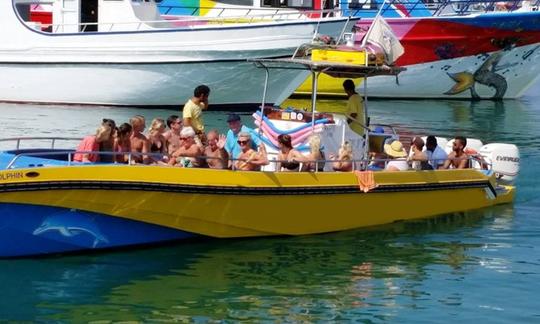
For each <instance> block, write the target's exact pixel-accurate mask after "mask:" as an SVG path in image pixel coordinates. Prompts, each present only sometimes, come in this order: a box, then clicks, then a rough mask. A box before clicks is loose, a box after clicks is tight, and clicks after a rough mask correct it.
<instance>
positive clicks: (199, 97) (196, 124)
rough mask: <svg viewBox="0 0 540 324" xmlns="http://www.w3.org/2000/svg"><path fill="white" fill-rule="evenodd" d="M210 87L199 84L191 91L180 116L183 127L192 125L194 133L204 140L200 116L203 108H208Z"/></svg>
mask: <svg viewBox="0 0 540 324" xmlns="http://www.w3.org/2000/svg"><path fill="white" fill-rule="evenodd" d="M209 96H210V88H208V86H206V85H204V84H203V85H200V86H198V87H197V88H195V90H194V91H193V97H191V99H189V100H188V102H186V104H185V105H184V111H183V114H182V117H183V119H184V127H192V128H193V130H194V131H195V134H197V136H198V137H199V138H200V139H201V140H202V141H203V142H204V140H203V139H204V121H203V118H202V112H203V110H206V109H208V97H209Z"/></svg>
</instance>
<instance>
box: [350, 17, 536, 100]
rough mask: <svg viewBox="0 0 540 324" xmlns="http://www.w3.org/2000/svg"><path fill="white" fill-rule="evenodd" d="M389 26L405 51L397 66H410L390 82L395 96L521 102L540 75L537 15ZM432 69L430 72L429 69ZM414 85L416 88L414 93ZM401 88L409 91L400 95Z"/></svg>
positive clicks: (431, 20) (410, 21) (433, 20)
mask: <svg viewBox="0 0 540 324" xmlns="http://www.w3.org/2000/svg"><path fill="white" fill-rule="evenodd" d="M391 22H393V24H391V25H392V28H394V30H395V31H396V33H398V35H399V36H400V40H401V42H402V44H403V46H404V47H405V54H404V55H403V56H402V57H401V58H400V59H399V60H398V61H397V62H396V64H398V65H401V66H406V67H407V71H406V72H404V73H403V74H402V75H400V77H399V84H396V83H395V82H389V83H390V84H391V85H389V87H390V88H392V90H391V91H390V93H393V95H398V96H401V97H416V96H418V97H459V98H471V99H502V98H518V97H520V96H521V95H522V94H523V93H524V92H525V91H526V89H528V88H529V87H530V86H531V85H532V84H533V83H534V81H535V80H536V79H537V76H538V75H539V73H540V65H539V64H538V61H539V59H540V54H539V52H538V48H539V47H540V45H539V44H540V24H539V22H540V13H538V12H528V13H496V14H482V15H478V16H465V17H437V18H420V19H408V20H405V19H395V20H391ZM361 24H362V22H360V23H358V24H357V26H358V25H361ZM430 63H431V64H430ZM428 65H429V66H430V67H431V68H430V69H429V70H430V72H431V73H430V72H428V71H426V70H425V69H426V67H427V66H428ZM419 72H420V73H419ZM409 74H410V75H413V74H414V75H415V78H413V77H409ZM427 74H429V75H427ZM385 79H386V80H388V78H385ZM405 82H407V84H405ZM410 84H413V85H415V86H414V87H415V88H416V89H418V90H416V93H415V91H414V90H413V89H410V87H409V85H410ZM368 85H370V86H375V87H378V84H377V80H373V81H372V80H370V82H369V84H368ZM400 87H401V88H404V89H403V90H409V89H410V92H409V93H407V92H408V91H400V90H399V88H400ZM420 89H422V90H420ZM422 92H427V93H422ZM372 95H373V93H372Z"/></svg>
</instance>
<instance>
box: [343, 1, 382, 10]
mask: <svg viewBox="0 0 540 324" xmlns="http://www.w3.org/2000/svg"><path fill="white" fill-rule="evenodd" d="M349 9H377V2H376V1H371V0H351V2H350V3H349Z"/></svg>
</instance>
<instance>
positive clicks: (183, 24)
mask: <svg viewBox="0 0 540 324" xmlns="http://www.w3.org/2000/svg"><path fill="white" fill-rule="evenodd" d="M337 12H339V10H309V11H291V10H288V11H286V12H276V11H275V10H274V11H273V12H269V13H262V14H249V13H246V14H244V15H238V16H218V17H198V16H175V17H174V18H172V19H170V18H168V19H159V20H147V21H142V20H136V21H125V22H100V23H98V22H96V23H89V22H85V23H70V24H50V25H47V26H42V27H50V32H51V33H63V30H64V29H67V30H73V29H76V30H79V31H80V32H85V31H86V30H87V29H88V28H89V27H91V26H92V27H96V29H97V30H98V31H97V32H111V31H142V30H153V29H186V28H190V29H192V28H193V27H201V28H204V26H214V25H219V26H224V25H231V24H260V23H272V22H283V21H298V20H313V21H320V20H330V19H332V18H331V17H332V16H335V15H336V13H337ZM74 27H75V28H74Z"/></svg>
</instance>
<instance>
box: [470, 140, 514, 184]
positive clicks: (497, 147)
mask: <svg viewBox="0 0 540 324" xmlns="http://www.w3.org/2000/svg"><path fill="white" fill-rule="evenodd" d="M478 153H479V154H480V155H481V156H482V157H483V158H484V160H485V161H486V162H487V163H488V164H491V169H492V170H493V172H494V173H495V175H496V177H497V179H500V180H501V181H502V182H504V183H512V182H514V180H515V179H516V177H517V175H518V172H519V149H518V147H517V146H515V145H513V144H503V143H493V144H487V145H484V146H482V147H481V148H480V150H479V151H478Z"/></svg>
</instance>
